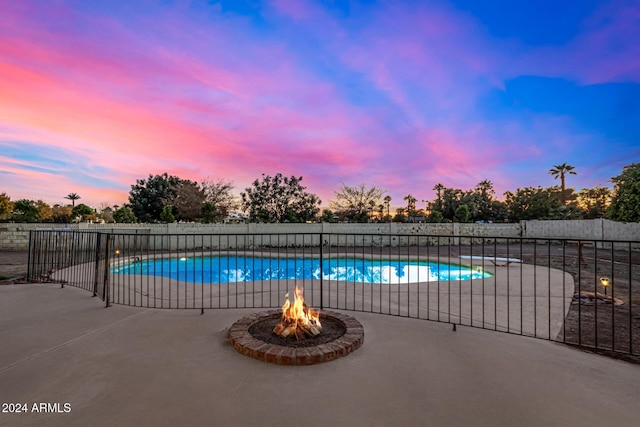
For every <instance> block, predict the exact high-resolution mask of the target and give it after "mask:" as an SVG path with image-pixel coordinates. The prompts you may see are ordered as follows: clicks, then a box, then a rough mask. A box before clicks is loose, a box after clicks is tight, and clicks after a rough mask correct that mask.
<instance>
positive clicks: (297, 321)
mask: <svg viewBox="0 0 640 427" xmlns="http://www.w3.org/2000/svg"><path fill="white" fill-rule="evenodd" d="M302 291H303V289H302V288H299V287H298V285H296V286H295V289H294V295H293V297H294V298H293V304H291V301H289V293H288V292H287V294H286V295H285V297H284V298H285V301H284V304H283V305H282V320H283V321H285V322H286V323H290V324H294V325H302V326H307V327H308V326H315V327H317V328H321V327H322V326H321V325H320V313H319V312H318V311H317V310H314V309H312V308H308V307H307V306H306V305H305V303H304V296H303V295H302Z"/></svg>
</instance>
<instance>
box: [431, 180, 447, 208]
mask: <svg viewBox="0 0 640 427" xmlns="http://www.w3.org/2000/svg"><path fill="white" fill-rule="evenodd" d="M445 188H446V187H445V186H444V185H442V184H440V183H437V184H436V185H434V186H433V191H435V192H436V194H437V197H436V201H435V203H434V204H433V206H432V207H431V210H434V211H440V212H442V210H443V202H442V192H443V191H444V189H445Z"/></svg>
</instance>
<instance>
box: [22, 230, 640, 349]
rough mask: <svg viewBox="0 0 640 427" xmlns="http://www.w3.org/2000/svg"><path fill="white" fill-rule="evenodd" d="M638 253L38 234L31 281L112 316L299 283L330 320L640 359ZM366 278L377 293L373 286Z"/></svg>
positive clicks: (500, 244)
mask: <svg viewBox="0 0 640 427" xmlns="http://www.w3.org/2000/svg"><path fill="white" fill-rule="evenodd" d="M637 243H638V242H631V241H629V242H618V241H616V242H614V241H586V240H584V241H575V240H563V239H519V238H518V239H516V238H499V237H473V236H435V235H428V236H426V235H425V236H416V235H400V234H398V235H390V234H344V233H340V234H329V233H306V234H305V233H296V234H237V235H235V234H181V235H153V234H127V233H99V232H80V231H51V230H34V231H32V232H31V237H30V244H29V273H28V274H29V278H30V279H31V280H43V281H55V282H58V283H62V285H63V286H64V285H65V284H66V285H71V286H76V287H79V288H82V289H85V290H88V291H90V292H92V294H93V295H94V296H99V297H100V298H101V299H102V300H104V301H105V305H106V306H109V305H110V304H123V305H131V306H137V307H152V308H174V309H175V308H180V309H198V310H200V311H201V312H203V311H204V310H205V309H223V308H277V307H279V306H281V305H282V303H283V302H284V298H285V294H286V293H287V292H290V291H292V290H293V287H294V286H295V285H298V286H302V287H303V288H304V295H305V300H306V303H307V305H309V306H313V307H317V308H320V309H325V308H326V309H339V310H350V311H361V312H370V313H381V314H387V315H393V316H402V317H410V318H416V319H425V320H432V321H438V322H445V323H452V324H454V325H466V326H471V327H478V328H483V329H490V330H495V331H501V332H507V333H512V334H521V335H526V336H531V337H537V338H542V339H548V340H553V341H559V342H564V343H568V344H573V345H576V346H580V347H585V348H593V349H599V350H607V351H612V352H616V353H622V354H631V355H639V354H640V350H639V349H638V347H639V345H638V339H640V311H639V310H638V305H640V253H639V252H637V251H634V250H633V248H634V247H637ZM427 267H428V268H427ZM461 268H462V269H463V270H464V272H461V271H459V270H461ZM396 273H398V274H396ZM459 274H465V275H464V276H463V277H462V278H461V279H460V278H459V277H458V276H457V275H459ZM363 275H368V276H367V280H369V282H372V283H366V282H363ZM605 279H606V280H605ZM603 285H607V286H606V287H605V286H603Z"/></svg>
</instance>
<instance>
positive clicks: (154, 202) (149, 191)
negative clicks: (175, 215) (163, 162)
mask: <svg viewBox="0 0 640 427" xmlns="http://www.w3.org/2000/svg"><path fill="white" fill-rule="evenodd" d="M181 181H182V180H181V179H180V178H178V177H177V176H173V175H168V174H167V173H166V172H165V173H163V174H162V175H149V178H147V179H146V180H144V179H139V180H137V181H136V184H135V185H132V186H131V191H130V192H129V203H130V206H129V207H130V208H131V211H132V212H133V214H134V215H135V216H136V218H138V220H139V221H141V222H151V221H159V220H160V213H161V212H162V209H163V208H164V206H165V205H169V204H172V203H173V200H174V198H175V195H176V188H177V186H178V184H179V183H180V182H181Z"/></svg>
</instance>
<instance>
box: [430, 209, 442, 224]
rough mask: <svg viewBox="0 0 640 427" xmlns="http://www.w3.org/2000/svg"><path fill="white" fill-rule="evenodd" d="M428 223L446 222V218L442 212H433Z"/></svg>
mask: <svg viewBox="0 0 640 427" xmlns="http://www.w3.org/2000/svg"><path fill="white" fill-rule="evenodd" d="M427 222H444V217H443V216H442V212H440V211H432V212H431V213H430V214H429V217H428V218H427Z"/></svg>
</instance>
